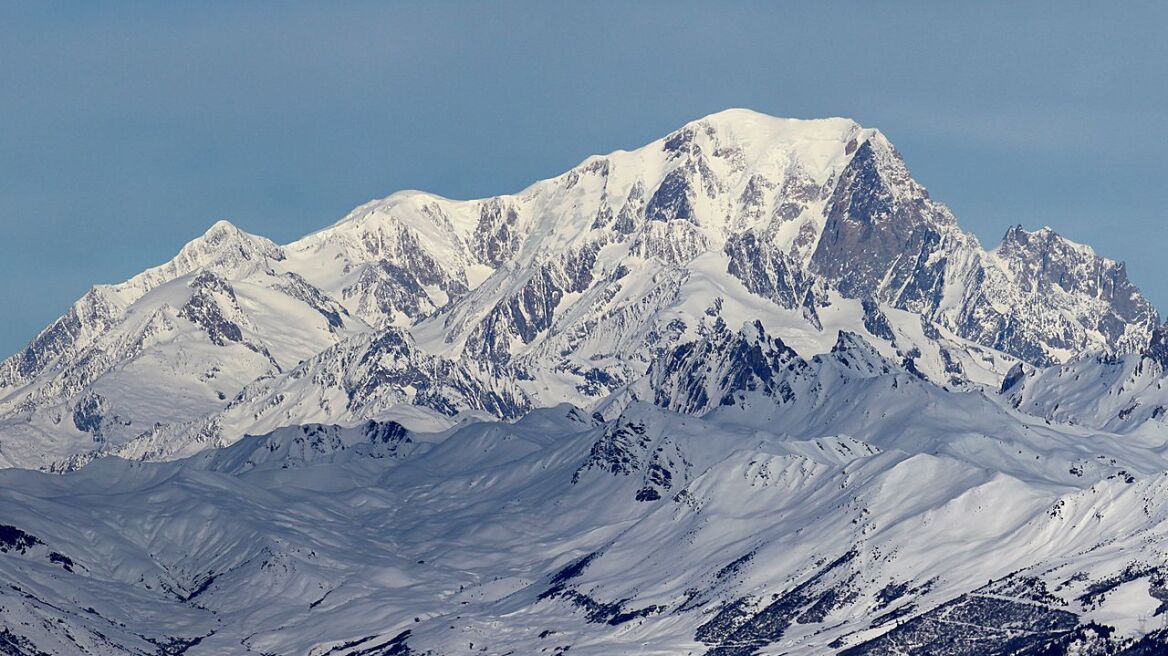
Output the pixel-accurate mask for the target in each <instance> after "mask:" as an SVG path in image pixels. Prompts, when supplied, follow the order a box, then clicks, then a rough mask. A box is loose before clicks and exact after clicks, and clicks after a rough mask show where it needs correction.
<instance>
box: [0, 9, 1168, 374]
mask: <svg viewBox="0 0 1168 656" xmlns="http://www.w3.org/2000/svg"><path fill="white" fill-rule="evenodd" d="M96 4H97V3H76V4H74V3H63V2H62V3H48V2H43V3H42V2H7V1H5V0H0V313H2V314H0V316H2V317H3V319H2V320H0V354H8V353H11V352H14V351H16V350H17V349H18V348H20V347H21V346H22V345H23V344H24V343H26V342H27V341H28V340H29V339H31V338H32V337H33V336H34V335H35V333H36V332H37V331H38V330H39V329H40V328H41V327H43V326H44V325H46V324H47V323H49V322H50V321H51V320H53V319H54V318H55V317H57V316H58V315H60V314H61V313H62V312H63V311H64V310H65V309H66V308H67V306H68V305H69V303H71V302H72V301H73V300H74V299H75V298H77V297H78V296H80V295H81V294H83V293H84V292H85V290H86V289H87V288H88V287H89V286H90V285H91V284H93V283H99V282H116V281H120V280H123V279H125V278H127V277H129V276H131V275H133V274H134V273H137V272H138V271H140V270H142V269H143V268H145V267H147V266H152V265H155V264H158V263H161V262H163V261H165V260H167V259H169V258H170V257H171V256H172V255H173V254H174V253H175V252H176V251H177V250H178V249H179V248H180V247H181V246H182V244H184V243H185V242H186V241H188V240H190V239H191V238H193V237H195V236H197V235H199V234H201V233H202V232H203V231H204V230H205V229H206V227H207V226H209V225H210V224H211V223H212V222H214V221H215V220H216V219H219V218H228V219H230V220H231V221H233V222H234V223H236V224H237V225H239V226H241V227H243V228H244V229H246V230H248V231H250V232H255V233H259V234H263V235H266V236H268V237H271V238H272V239H274V240H276V241H277V242H281V243H283V242H287V241H291V240H293V239H295V238H296V237H299V236H300V235H302V234H305V233H307V232H310V231H312V230H315V229H317V228H320V227H323V226H325V225H327V224H329V223H331V222H333V221H335V220H336V219H337V218H339V217H340V216H342V215H343V214H345V212H346V211H347V210H348V209H350V208H352V207H353V206H355V205H357V204H359V203H361V202H364V201H366V200H368V199H371V198H375V197H381V196H386V195H388V194H390V193H392V192H393V191H396V190H398V189H403V188H417V189H425V190H428V191H433V192H435V193H439V194H442V195H445V196H450V197H454V198H472V197H479V196H484V195H494V194H499V193H507V192H512V191H516V190H518V189H521V188H522V187H525V186H526V185H527V184H528V183H530V182H532V181H534V180H536V179H540V178H545V177H550V176H553V175H556V174H558V173H560V172H562V171H563V170H565V169H567V168H568V167H570V166H572V165H574V164H576V163H577V162H579V161H580V160H581V159H583V158H584V157H585V156H587V155H589V154H592V153H601V152H608V151H611V150H614V149H616V148H632V147H636V146H638V145H641V144H643V143H645V142H647V141H651V140H653V139H655V138H657V137H660V136H663V135H664V134H666V133H667V132H669V131H670V130H672V129H674V128H676V127H678V126H680V125H682V124H683V123H685V122H687V121H689V120H692V119H694V118H697V117H700V116H703V115H705V114H708V113H711V112H714V111H717V110H720V109H724V108H727V107H749V108H752V109H756V110H759V111H763V112H767V113H770V114H775V115H781V116H795V117H819V116H849V117H852V118H855V119H856V120H858V121H859V122H860V123H862V124H864V125H867V126H872V127H878V128H880V129H881V130H883V131H884V132H885V133H886V134H887V135H888V136H889V137H890V138H891V139H892V141H893V142H894V143H895V144H897V146H898V147H899V148H900V150H901V151H902V153H903V154H904V156H905V159H906V160H907V162H908V165H909V167H910V168H911V169H912V171H913V173H914V175H915V177H916V178H917V179H918V180H920V181H921V182H923V183H924V184H925V185H926V186H927V187H929V189H930V192H931V193H932V195H933V197H935V198H937V199H940V200H942V201H944V202H946V203H948V204H949V205H950V206H951V207H952V208H953V209H954V211H955V212H956V213H957V216H958V217H959V219H960V221H961V222H962V224H963V225H964V226H965V227H966V228H968V229H971V230H973V231H974V232H976V233H977V234H978V236H979V237H980V238H981V239H982V241H983V242H984V243H986V244H987V245H993V244H996V243H997V241H998V239H999V238H1000V237H1001V235H1002V234H1003V233H1004V232H1005V230H1006V228H1007V226H1009V225H1012V224H1015V223H1021V224H1023V225H1024V226H1027V227H1028V228H1036V227H1040V226H1042V225H1050V226H1052V227H1054V228H1055V229H1056V230H1058V231H1059V232H1061V233H1063V234H1064V235H1066V236H1068V237H1070V238H1072V239H1075V240H1079V241H1085V242H1087V243H1090V244H1092V245H1094V246H1095V247H1096V249H1097V250H1099V251H1100V252H1101V253H1103V254H1104V255H1107V256H1110V257H1114V258H1116V259H1122V260H1126V261H1127V262H1128V265H1129V271H1130V274H1131V276H1132V278H1133V279H1134V280H1135V281H1136V283H1137V284H1138V285H1140V286H1141V287H1142V288H1143V289H1144V290H1145V292H1146V293H1147V295H1148V296H1149V297H1150V298H1151V299H1152V300H1153V301H1154V302H1156V304H1157V305H1158V306H1159V307H1160V308H1162V309H1168V267H1166V266H1164V264H1163V254H1164V252H1165V249H1166V247H1168V231H1166V230H1165V229H1164V227H1163V220H1164V208H1165V206H1166V205H1168V182H1166V173H1168V166H1166V164H1165V158H1164V154H1163V151H1164V147H1165V145H1166V144H1168V120H1166V119H1168V109H1166V108H1168V45H1166V44H1168V39H1166V38H1165V36H1164V34H1165V29H1166V27H1165V26H1166V25H1168V10H1166V9H1165V8H1164V7H1165V4H1164V3H1147V4H1141V3H1135V2H1124V3H1091V4H1083V5H1075V4H1071V3H1066V2H1050V3H1043V2H1025V3H1017V2H1006V3H1001V4H998V5H989V4H986V3H953V2H945V3H936V2H921V3H890V2H888V3H880V2H856V3H819V2H799V3H789V4H788V3H778V2H774V3H771V2H767V3H726V2H719V3H717V5H716V6H715V5H714V3H710V4H708V5H697V4H693V5H689V4H679V3H677V2H661V3H651V2H638V3H635V4H634V3H629V4H630V5H632V6H631V7H624V6H621V5H616V4H613V5H605V4H601V3H591V2H584V3H572V5H571V6H569V5H568V3H559V2H552V3H530V4H528V3H517V4H498V3H469V2H468V3H465V4H464V3H418V4H401V5H394V4H383V3H376V4H374V3H371V4H362V3H356V2H347V3H331V2H328V3H320V4H304V5H299V4H292V3H276V4H263V3H258V2H252V3H235V2H231V3H222V4H216V3H211V2H197V3H150V4H146V3H144V4H141V5H135V4H133V3H116V4H117V6H116V7H104V8H98V7H96ZM111 4H113V3H111ZM975 5H976V6H975ZM1120 8H1122V10H1120Z"/></svg>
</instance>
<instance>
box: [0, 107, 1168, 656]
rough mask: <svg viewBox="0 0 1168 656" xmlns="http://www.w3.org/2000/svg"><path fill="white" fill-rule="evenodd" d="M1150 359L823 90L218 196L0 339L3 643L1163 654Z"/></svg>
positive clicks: (1088, 298) (1038, 261)
mask: <svg viewBox="0 0 1168 656" xmlns="http://www.w3.org/2000/svg"><path fill="white" fill-rule="evenodd" d="M1166 367H1168V331H1166V330H1165V328H1164V327H1163V326H1160V325H1159V323H1158V317H1157V314H1156V311H1155V309H1154V308H1153V307H1152V306H1151V305H1150V304H1149V303H1148V302H1147V301H1146V300H1145V299H1144V298H1143V296H1142V295H1141V294H1140V293H1139V291H1138V290H1137V289H1136V288H1135V286H1134V285H1133V284H1132V283H1131V282H1130V281H1129V280H1128V279H1127V277H1126V273H1125V270H1124V267H1123V265H1122V264H1119V263H1116V262H1114V261H1112V260H1109V259H1106V258H1103V257H1100V256H1099V255H1097V254H1095V252H1094V251H1092V250H1091V249H1090V248H1089V247H1087V246H1083V245H1079V244H1075V243H1073V242H1070V241H1068V240H1066V239H1064V238H1062V237H1060V236H1059V235H1057V234H1056V233H1054V232H1053V231H1052V230H1050V229H1048V228H1043V229H1041V230H1038V231H1036V232H1027V231H1025V230H1023V229H1022V228H1020V227H1016V228H1011V229H1010V230H1009V232H1008V233H1007V234H1006V236H1005V237H1004V239H1003V240H1002V243H1001V244H1000V245H998V246H997V247H996V248H994V249H992V250H986V249H983V248H982V246H981V245H980V244H979V242H978V240H977V239H976V238H975V237H973V236H972V235H971V234H969V233H966V232H964V231H963V230H962V229H961V228H960V227H959V226H958V224H957V222H956V219H955V217H954V216H953V215H952V213H951V212H949V210H948V209H947V208H946V207H945V206H944V205H942V204H940V203H938V202H936V201H934V200H932V199H931V198H930V197H929V195H928V193H927V192H926V191H925V189H924V188H923V187H922V186H921V185H919V184H918V183H917V182H915V181H914V180H913V179H912V177H911V176H910V175H909V173H908V169H907V167H906V165H905V163H904V162H903V160H902V159H901V157H900V155H899V154H898V153H897V151H896V150H895V148H894V147H893V146H892V145H891V143H890V142H889V141H888V140H887V139H886V138H885V137H884V135H883V134H881V133H880V132H878V131H876V130H873V129H868V128H863V127H861V126H859V125H857V124H855V123H854V122H852V121H849V120H845V119H826V120H814V121H802V120H791V119H779V118H774V117H770V116H765V115H762V114H757V113H754V112H749V111H746V110H728V111H726V112H721V113H718V114H714V115H712V116H708V117H706V118H704V119H700V120H698V121H695V122H693V123H690V124H688V125H686V126H684V127H682V128H681V129H679V130H677V131H676V132H674V133H672V134H670V135H668V136H666V137H665V138H663V139H661V140H658V141H655V142H653V143H651V144H648V145H646V146H644V147H641V148H638V149H636V150H632V151H618V152H615V153H611V154H609V155H605V156H595V157H590V158H588V159H587V160H585V161H584V162H582V163H581V164H580V165H579V166H577V167H575V168H573V169H572V170H571V171H568V172H567V173H564V174H563V175H560V176H558V177H555V178H551V179H548V180H544V181H541V182H537V183H535V184H533V185H532V186H530V187H529V188H527V189H525V190H523V191H521V192H519V193H516V194H511V195H504V196H498V197H494V198H488V199H482V200H469V201H458V200H450V199H445V198H441V197H438V196H434V195H432V194H427V193H423V192H415V191H410V192H401V193H398V194H394V195H392V196H390V197H388V198H386V199H383V200H379V201H373V202H370V203H367V204H365V205H363V206H361V207H359V208H357V209H356V210H354V211H353V212H352V213H350V214H349V215H348V216H346V217H344V218H342V219H341V220H340V221H338V222H336V223H335V224H333V225H331V226H329V227H327V228H325V229H323V230H321V231H319V232H316V233H313V234H311V235H308V236H306V237H304V238H302V239H300V240H298V241H295V242H293V243H291V244H286V245H283V246H281V245H277V244H274V243H272V242H271V241H269V240H267V239H264V238H262V237H258V236H254V235H249V234H247V233H245V232H243V231H241V230H239V229H238V228H235V227H234V226H232V225H230V224H229V223H226V222H219V223H217V224H215V225H214V226H213V227H212V228H211V229H210V230H209V231H208V232H207V233H206V234H205V235H203V236H201V237H199V238H197V239H196V240H194V241H192V242H191V243H190V244H188V245H187V246H186V247H184V248H183V249H182V251H181V252H180V253H179V254H178V255H177V256H176V257H175V258H174V259H173V260H171V261H170V262H167V263H165V264H163V265H161V266H159V267H155V268H153V269H149V270H147V271H145V272H143V273H142V274H140V275H138V276H136V277H134V278H132V279H130V280H128V281H126V282H124V283H121V284H117V285H101V286H97V287H94V288H93V289H92V290H91V291H90V292H89V293H88V294H86V295H85V296H84V297H83V298H82V299H80V300H79V301H77V302H76V303H75V304H74V305H73V306H72V307H71V308H70V309H69V310H68V312H67V313H66V314H65V315H64V316H63V317H62V318H61V319H59V320H57V321H56V322H54V323H53V324H52V325H51V326H49V327H48V328H46V329H45V330H44V331H43V332H42V333H41V334H40V335H39V336H38V337H37V338H36V339H35V340H34V341H33V343H32V344H30V345H29V346H28V347H27V348H26V349H25V350H23V351H22V352H20V353H18V354H16V355H15V356H13V357H11V358H9V359H8V360H6V361H4V362H3V363H2V364H0V464H2V465H5V466H6V467H8V468H7V469H4V470H2V471H0V578H2V579H3V583H4V584H5V585H0V652H3V653H13V654H37V655H39V654H76V653H89V654H179V653H182V654H190V655H191V656H194V655H196V654H227V653H255V654H281V655H282V654H307V655H310V656H324V655H326V654H329V655H333V656H357V655H359V654H365V655H372V654H381V655H396V656H409V655H411V654H413V655H422V654H427V655H442V656H453V655H456V654H481V653H487V654H534V653H546V654H549V655H558V656H565V655H566V654H568V653H569V650H570V653H571V654H573V655H576V654H634V653H637V654H682V653H688V654H709V655H711V656H732V655H741V656H746V655H753V654H836V653H839V654H849V655H852V656H858V655H867V654H881V655H883V654H889V655H891V654H914V655H921V656H928V655H931V654H968V655H970V656H972V655H974V654H979V655H980V654H1014V655H1030V656H1039V655H1048V654H1060V655H1069V654H1078V655H1081V656H1096V655H1098V656H1103V655H1104V654H1106V655H1114V654H1123V655H1125V656H1136V655H1139V654H1153V653H1165V651H1168V624H1166V621H1165V618H1168V559H1165V557H1164V554H1165V553H1168V552H1166V549H1168V541H1166V540H1165V535H1168V532H1166V529H1168V506H1165V504H1164V502H1163V500H1164V499H1165V498H1166V497H1165V494H1164V491H1165V489H1166V486H1168V473H1166V472H1168V452H1166V451H1165V449H1164V446H1163V445H1164V436H1165V434H1166V433H1165V431H1166V430H1168V426H1165V423H1164V415H1165V414H1166V413H1165V408H1168V391H1165V379H1166V378H1168V374H1166ZM109 456H120V457H109ZM15 467H23V468H26V469H16V468H15ZM29 469H42V470H46V471H41V472H36V471H29ZM50 472H53V473H50Z"/></svg>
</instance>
